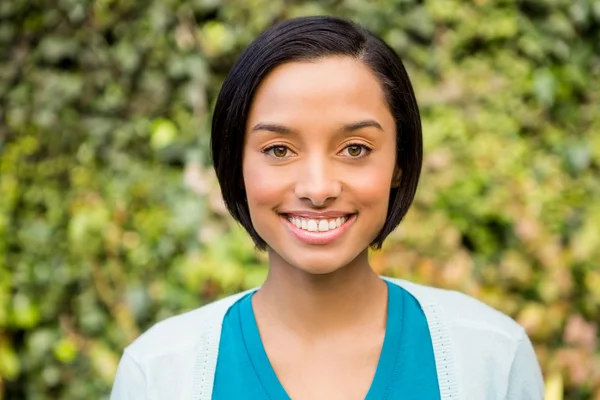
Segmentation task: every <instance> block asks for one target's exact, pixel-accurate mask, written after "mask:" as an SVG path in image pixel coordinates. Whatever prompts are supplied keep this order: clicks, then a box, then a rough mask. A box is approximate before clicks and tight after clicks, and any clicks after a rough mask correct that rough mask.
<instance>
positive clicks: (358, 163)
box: [243, 57, 399, 400]
mask: <svg viewBox="0 0 600 400" xmlns="http://www.w3.org/2000/svg"><path fill="white" fill-rule="evenodd" d="M365 121H367V123H365ZM265 126H266V128H265ZM349 127H350V128H349ZM395 140H396V126H395V121H394V119H393V116H392V115H391V113H390V112H389V109H388V106H387V103H386V101H385V96H384V94H383V90H382V88H381V86H380V84H379V81H378V80H377V78H376V77H375V76H374V74H373V73H372V72H371V70H370V69H369V68H368V67H367V66H366V65H364V64H363V63H362V62H361V61H360V60H356V59H352V58H348V57H328V58H325V59H322V60H315V61H312V62H294V63H289V64H284V65H282V66H279V67H278V68H276V69H275V70H274V71H273V72H271V74H270V75H269V76H267V78H266V79H265V80H264V81H263V83H262V84H261V86H260V87H259V89H258V91H257V93H256V95H255V97H254V100H253V104H252V107H251V110H250V114H249V117H248V124H247V130H246V138H245V144H244V160H243V174H244V181H245V187H246V193H247V199H248V205H249V209H250V215H251V218H252V223H253V225H254V227H255V229H256V230H257V232H258V233H259V235H260V236H261V237H262V238H263V239H264V240H265V241H266V242H267V244H268V253H269V275H268V278H267V280H266V282H265V284H264V286H263V287H262V288H261V289H260V290H259V291H258V292H257V293H256V294H255V295H254V296H253V309H254V314H255V317H256V320H257V324H258V328H259V332H260V336H261V340H262V342H263V345H264V347H265V350H266V352H267V356H268V358H269V360H270V363H271V365H272V367H273V369H274V371H275V373H276V375H277V377H278V379H279V381H280V382H281V384H282V385H283V387H284V388H285V390H286V392H287V393H288V394H289V395H290V397H291V398H292V399H294V400H296V399H299V400H302V399H310V400H319V399H328V400H330V399H363V398H364V397H365V395H366V394H367V392H368V391H369V388H370V386H371V382H372V380H373V377H374V375H375V371H376V368H377V363H378V360H379V356H380V353H381V348H382V345H383V340H384V336H385V327H386V326H385V325H386V316H387V285H386V284H385V282H383V281H382V280H381V279H380V278H379V277H378V276H377V274H376V273H375V272H374V271H373V270H372V268H371V267H370V265H369V260H368V246H369V244H370V243H371V242H372V240H373V239H374V238H375V237H376V236H377V234H378V233H379V231H380V230H381V227H382V226H383V224H384V223H385V219H386V215H387V208H388V202H389V192H390V189H391V185H392V181H393V180H394V178H395V176H397V175H398V173H399V171H397V170H396V168H395V154H396V148H395ZM274 146H275V149H274ZM330 211H333V212H343V213H347V214H348V215H354V217H355V220H354V221H353V222H352V224H350V225H349V228H348V229H347V230H346V231H345V232H344V233H343V234H341V236H339V237H337V239H335V240H333V241H331V242H330V243H326V244H314V243H309V242H307V241H306V240H303V239H302V238H301V237H299V236H297V235H295V234H294V232H293V231H294V229H293V228H291V229H290V225H289V222H287V221H288V220H287V219H286V215H294V213H302V212H307V213H317V214H318V213H320V212H330ZM311 215H312V214H311Z"/></svg>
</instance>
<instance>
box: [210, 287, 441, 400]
mask: <svg viewBox="0 0 600 400" xmlns="http://www.w3.org/2000/svg"><path fill="white" fill-rule="evenodd" d="M387 284H388V315H387V325H386V332H385V338H384V341H383V348H382V350H381V355H380V357H379V363H378V364H377V370H376V372H375V377H374V378H373V382H372V383H371V387H370V389H369V392H368V393H367V397H366V400H381V399H399V398H401V399H403V400H410V399H419V400H438V399H440V389H439V384H438V379H437V372H436V366H435V359H434V355H433V346H432V344H431V335H430V334H429V328H428V326H427V320H426V318H425V314H424V313H423V310H422V309H421V307H420V306H419V303H418V302H417V300H416V299H415V298H414V297H413V296H412V295H411V294H410V293H408V292H407V291H406V290H404V289H403V288H401V287H400V286H398V285H395V284H393V283H390V282H387ZM253 293H254V292H253ZM253 293H250V294H247V295H246V296H244V297H242V298H241V299H240V300H238V301H237V302H236V303H235V304H234V305H233V306H232V307H231V308H230V309H229V311H228V312H227V314H226V315H225V319H224V320H223V329H222V331H221V341H220V344H219V355H218V359H217V370H216V372H215V382H214V390H213V399H216V400H222V399H223V400H229V399H253V400H254V399H271V400H279V399H289V398H290V397H289V396H288V395H287V393H286V392H285V389H284V388H283V386H282V385H281V383H280V382H279V380H278V379H277V375H276V374H275V371H274V370H273V368H272V366H271V363H270V362H269V358H268V357H267V353H266V352H265V349H264V347H263V344H262V341H261V339H260V334H259V331H258V326H257V325H256V319H255V318H254V311H253V309H252V295H253Z"/></svg>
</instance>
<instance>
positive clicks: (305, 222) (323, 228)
mask: <svg viewBox="0 0 600 400" xmlns="http://www.w3.org/2000/svg"><path fill="white" fill-rule="evenodd" d="M347 220H348V217H338V218H333V219H312V218H302V217H294V216H291V215H288V221H290V222H291V223H292V224H293V225H294V226H295V227H296V228H299V229H302V230H305V231H309V232H327V231H330V230H334V229H336V228H339V227H340V226H342V224H344V222H346V221H347Z"/></svg>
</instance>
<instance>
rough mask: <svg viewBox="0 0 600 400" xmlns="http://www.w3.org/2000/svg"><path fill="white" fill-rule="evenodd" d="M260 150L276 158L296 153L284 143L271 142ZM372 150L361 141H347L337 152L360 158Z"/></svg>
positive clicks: (345, 155) (288, 156)
mask: <svg viewBox="0 0 600 400" xmlns="http://www.w3.org/2000/svg"><path fill="white" fill-rule="evenodd" d="M261 151H262V153H263V154H265V155H268V156H271V157H273V158H276V159H286V158H290V157H295V156H296V155H297V154H296V153H294V152H293V151H292V150H291V149H290V148H289V147H288V146H287V145H284V144H272V145H270V146H268V147H265V148H264V149H262V150H261ZM372 151H373V149H372V148H370V147H369V146H367V145H365V144H363V143H349V144H347V145H346V146H345V147H344V148H343V149H342V151H340V152H339V153H338V154H341V155H342V156H343V157H347V158H351V159H360V158H363V157H366V156H368V155H369V154H371V152H372Z"/></svg>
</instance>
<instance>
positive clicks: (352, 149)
mask: <svg viewBox="0 0 600 400" xmlns="http://www.w3.org/2000/svg"><path fill="white" fill-rule="evenodd" d="M347 149H348V155H349V156H350V157H360V155H361V154H362V151H363V146H359V145H357V144H353V145H350V146H348V147H347Z"/></svg>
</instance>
